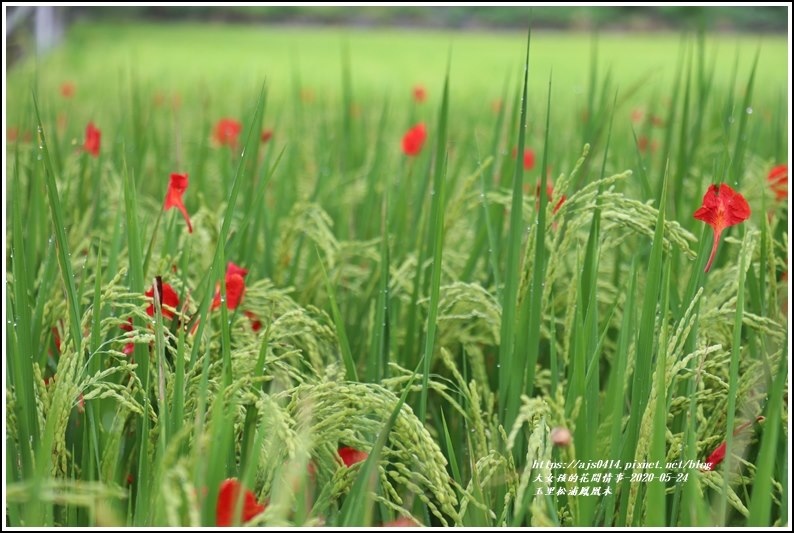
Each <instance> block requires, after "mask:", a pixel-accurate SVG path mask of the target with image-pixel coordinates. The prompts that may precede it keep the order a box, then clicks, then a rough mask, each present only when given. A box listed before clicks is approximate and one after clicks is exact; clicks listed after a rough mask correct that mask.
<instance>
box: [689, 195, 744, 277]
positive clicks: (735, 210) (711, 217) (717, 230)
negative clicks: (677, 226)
mask: <svg viewBox="0 0 794 533" xmlns="http://www.w3.org/2000/svg"><path fill="white" fill-rule="evenodd" d="M694 216H695V218H696V219H698V220H702V221H703V222H705V223H706V224H708V225H709V226H711V227H712V229H713V230H714V245H713V246H712V248H711V255H710V256H709V261H708V263H706V270H705V271H706V272H708V271H709V270H710V269H711V264H712V262H713V261H714V257H715V256H716V255H717V246H718V245H719V242H720V236H721V235H722V231H723V230H724V229H725V228H728V227H730V226H735V225H736V224H739V223H741V222H744V221H745V220H747V219H748V218H750V205H749V204H748V203H747V200H745V199H744V196H742V195H741V193H738V192H736V191H734V190H733V189H732V188H731V187H730V186H728V185H726V184H724V183H723V184H718V185H714V184H712V185H709V188H708V190H707V191H706V194H705V196H703V205H702V206H701V207H700V208H698V210H697V211H695V215H694Z"/></svg>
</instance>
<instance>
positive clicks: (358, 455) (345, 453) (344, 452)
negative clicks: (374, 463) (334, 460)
mask: <svg viewBox="0 0 794 533" xmlns="http://www.w3.org/2000/svg"><path fill="white" fill-rule="evenodd" d="M337 452H338V453H339V457H341V458H342V462H343V463H345V466H347V467H351V466H353V465H354V464H356V463H360V462H361V461H365V460H366V459H367V457H368V456H369V454H368V453H367V452H362V451H360V450H356V449H355V448H351V447H350V446H342V447H341V448H339V449H338V450H337Z"/></svg>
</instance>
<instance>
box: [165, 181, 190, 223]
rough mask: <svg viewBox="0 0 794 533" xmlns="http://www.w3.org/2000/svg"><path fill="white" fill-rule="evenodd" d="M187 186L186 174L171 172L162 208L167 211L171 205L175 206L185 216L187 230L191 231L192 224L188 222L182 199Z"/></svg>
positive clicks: (188, 218)
mask: <svg viewBox="0 0 794 533" xmlns="http://www.w3.org/2000/svg"><path fill="white" fill-rule="evenodd" d="M187 186H188V179H187V174H171V181H169V182H168V190H167V191H166V193H165V204H164V205H163V210H165V211H168V210H169V209H171V208H172V207H176V208H177V209H179V211H180V212H181V213H182V216H183V217H185V222H187V231H188V232H189V233H193V225H192V224H191V223H190V216H188V214H187V209H185V203H184V202H183V201H182V195H183V194H185V191H186V190H187Z"/></svg>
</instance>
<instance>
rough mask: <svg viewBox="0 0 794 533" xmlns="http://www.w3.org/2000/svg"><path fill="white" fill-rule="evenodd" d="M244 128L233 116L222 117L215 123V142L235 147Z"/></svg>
mask: <svg viewBox="0 0 794 533" xmlns="http://www.w3.org/2000/svg"><path fill="white" fill-rule="evenodd" d="M242 129H243V127H242V125H241V124H240V123H239V122H237V121H236V120H234V119H233V118H222V119H220V120H219V121H218V123H217V124H216V125H215V142H217V143H218V144H219V145H221V146H223V145H227V146H231V147H234V146H236V145H237V137H238V135H240V132H241V131H242Z"/></svg>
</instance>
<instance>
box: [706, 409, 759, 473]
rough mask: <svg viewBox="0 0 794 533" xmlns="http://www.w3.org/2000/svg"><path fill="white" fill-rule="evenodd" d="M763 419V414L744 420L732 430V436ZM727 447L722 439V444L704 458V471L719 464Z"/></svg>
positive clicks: (726, 443) (712, 468)
mask: <svg viewBox="0 0 794 533" xmlns="http://www.w3.org/2000/svg"><path fill="white" fill-rule="evenodd" d="M763 420H764V417H763V416H758V417H756V419H755V420H750V421H749V422H745V423H744V424H742V425H741V426H739V427H737V428H736V429H734V430H733V435H734V436H736V435H738V434H739V433H741V432H742V431H744V430H745V429H747V428H748V427H750V426H751V425H753V422H761V421H763ZM727 447H728V442H727V441H722V444H720V445H719V446H717V447H716V448H715V449H714V451H713V452H711V455H709V457H708V459H706V465H707V466H706V468H704V469H703V471H704V472H708V471H709V470H714V468H715V467H716V466H717V465H718V464H720V463H721V462H722V461H723V459H725V452H726V449H727Z"/></svg>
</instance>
